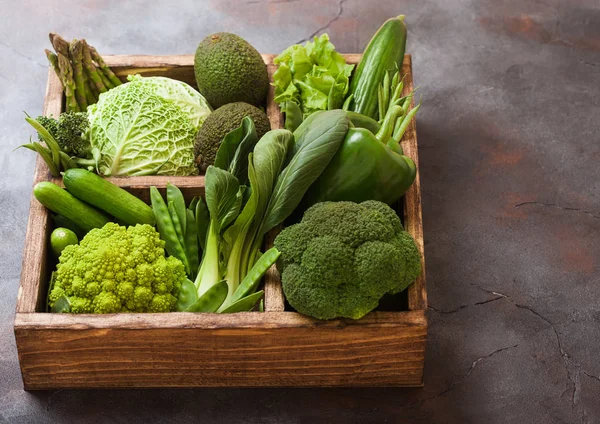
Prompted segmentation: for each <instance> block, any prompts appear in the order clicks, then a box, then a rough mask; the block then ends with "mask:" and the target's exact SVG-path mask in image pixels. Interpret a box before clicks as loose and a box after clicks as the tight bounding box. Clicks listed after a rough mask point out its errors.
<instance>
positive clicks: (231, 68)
mask: <svg viewBox="0 0 600 424" xmlns="http://www.w3.org/2000/svg"><path fill="white" fill-rule="evenodd" d="M194 72H195V74H196V83H197V85H198V90H199V91H200V93H201V94H202V95H203V96H204V97H205V98H206V100H208V103H210V105H211V106H212V107H213V108H215V109H216V108H219V107H221V106H223V105H225V104H227V103H233V102H246V103H250V104H252V105H255V106H262V105H263V104H264V102H265V98H266V96H267V91H268V89H269V75H268V74H267V65H266V64H265V62H264V61H263V59H262V56H261V55H260V53H259V52H258V51H256V49H255V48H254V47H252V46H251V45H250V44H249V43H248V42H247V41H246V40H244V39H243V38H241V37H240V36H238V35H235V34H231V33H228V32H219V33H216V34H212V35H209V36H208V37H206V38H205V39H204V40H202V41H201V42H200V44H199V45H198V48H197V49H196V56H195V60H194Z"/></svg>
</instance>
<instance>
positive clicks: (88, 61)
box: [81, 40, 108, 93]
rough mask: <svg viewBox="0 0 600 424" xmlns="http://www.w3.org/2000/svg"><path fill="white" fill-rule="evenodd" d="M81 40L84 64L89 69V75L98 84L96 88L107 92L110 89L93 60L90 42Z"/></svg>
mask: <svg viewBox="0 0 600 424" xmlns="http://www.w3.org/2000/svg"><path fill="white" fill-rule="evenodd" d="M81 41H82V43H83V66H84V67H85V69H86V70H87V72H88V76H89V77H90V79H91V80H92V83H93V85H95V86H96V89H97V90H98V92H99V93H105V92H106V91H108V89H107V88H106V86H105V85H104V83H103V82H102V79H101V78H100V75H98V69H97V68H96V66H95V65H94V63H93V62H92V55H91V53H90V48H89V46H88V44H87V43H86V42H85V40H81Z"/></svg>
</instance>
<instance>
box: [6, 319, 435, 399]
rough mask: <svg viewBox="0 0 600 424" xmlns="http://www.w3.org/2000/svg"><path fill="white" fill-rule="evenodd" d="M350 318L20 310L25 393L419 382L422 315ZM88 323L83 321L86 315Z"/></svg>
mask: <svg viewBox="0 0 600 424" xmlns="http://www.w3.org/2000/svg"><path fill="white" fill-rule="evenodd" d="M408 314H410V315H411V316H413V317H414V318H413V322H411V323H406V322H399V321H401V320H399V319H398V318H399V315H400V314H392V313H379V314H371V318H364V319H362V320H360V321H357V322H352V323H349V322H346V321H317V320H312V319H309V318H306V317H302V316H300V315H298V314H294V313H289V312H283V313H276V312H273V313H262V314H261V313H242V314H232V315H216V314H186V313H172V314H117V315H108V316H87V317H77V316H73V315H66V314H65V315H63V314H18V315H17V318H16V322H15V326H16V341H17V347H18V351H19V358H20V361H21V365H22V373H23V378H24V382H25V388H26V389H27V390H33V389H47V388H78V387H80V388H85V387H197V386H206V387H211V386H228V387H229V386H237V387H244V386H274V387H276V386H296V387H331V386H418V385H421V384H422V372H423V370H422V363H423V355H424V348H425V339H426V327H425V325H423V323H424V319H423V317H422V315H423V313H422V312H419V313H416V312H412V313H405V314H402V315H405V316H406V315H408ZM84 318H85V319H84Z"/></svg>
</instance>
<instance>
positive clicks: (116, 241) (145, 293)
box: [48, 222, 186, 314]
mask: <svg viewBox="0 0 600 424" xmlns="http://www.w3.org/2000/svg"><path fill="white" fill-rule="evenodd" d="M164 246H165V242H164V241H163V240H161V239H160V236H159V234H158V232H157V231H156V230H155V229H154V227H152V226H150V225H147V224H144V225H140V224H138V225H136V226H131V227H127V228H125V227H122V226H120V225H118V224H115V223H113V222H109V223H108V224H106V225H105V226H104V227H102V228H95V229H93V230H92V231H90V232H89V233H87V234H86V236H85V237H84V238H83V239H82V240H81V242H80V243H79V244H74V245H69V246H67V247H66V248H65V249H64V250H63V251H62V253H61V255H60V258H59V263H58V265H57V267H56V271H55V272H54V278H53V287H52V290H51V291H50V295H49V296H48V302H49V306H50V307H52V306H53V304H54V303H55V302H56V301H57V300H58V299H59V298H61V296H66V297H67V299H68V302H69V304H70V311H71V312H72V313H88V314H91V313H94V314H103V313H117V312H171V311H174V310H175V304H176V302H177V294H178V292H179V288H180V287H181V283H182V282H183V281H184V280H185V278H186V274H185V269H184V266H183V264H182V263H181V261H179V259H177V258H174V257H172V256H170V257H168V258H166V257H165V251H164Z"/></svg>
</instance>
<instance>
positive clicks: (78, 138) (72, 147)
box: [36, 111, 91, 158]
mask: <svg viewBox="0 0 600 424" xmlns="http://www.w3.org/2000/svg"><path fill="white" fill-rule="evenodd" d="M36 121H38V122H39V123H40V124H41V125H42V126H43V127H44V128H45V129H46V130H47V131H48V132H49V133H50V134H51V135H52V136H53V137H54V138H55V139H56V142H57V143H58V145H59V146H60V148H61V149H62V150H63V151H64V152H65V153H66V154H68V155H70V156H77V157H80V158H87V157H89V156H90V153H91V145H90V142H89V140H88V139H87V138H86V132H87V130H88V128H89V126H90V122H89V120H88V117H87V113H86V112H72V111H71V112H65V113H61V114H60V116H59V117H58V119H54V118H52V117H46V116H39V117H37V118H36ZM41 140H42V137H41V136H40V141H41Z"/></svg>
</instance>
